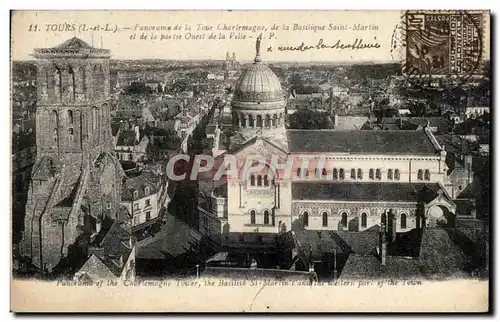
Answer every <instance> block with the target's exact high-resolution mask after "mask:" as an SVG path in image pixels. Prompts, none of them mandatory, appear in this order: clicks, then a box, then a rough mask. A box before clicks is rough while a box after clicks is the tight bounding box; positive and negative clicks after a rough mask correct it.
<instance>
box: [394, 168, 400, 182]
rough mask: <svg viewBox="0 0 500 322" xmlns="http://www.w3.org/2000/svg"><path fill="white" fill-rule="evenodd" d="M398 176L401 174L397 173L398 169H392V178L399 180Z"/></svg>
mask: <svg viewBox="0 0 500 322" xmlns="http://www.w3.org/2000/svg"><path fill="white" fill-rule="evenodd" d="M400 178H401V175H400V173H399V170H398V169H396V170H394V180H400Z"/></svg>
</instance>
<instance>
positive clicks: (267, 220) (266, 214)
mask: <svg viewBox="0 0 500 322" xmlns="http://www.w3.org/2000/svg"><path fill="white" fill-rule="evenodd" d="M264 225H269V210H264Z"/></svg>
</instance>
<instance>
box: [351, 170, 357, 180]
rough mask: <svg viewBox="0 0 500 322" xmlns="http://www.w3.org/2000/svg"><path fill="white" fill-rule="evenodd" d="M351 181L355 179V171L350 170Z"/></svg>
mask: <svg viewBox="0 0 500 322" xmlns="http://www.w3.org/2000/svg"><path fill="white" fill-rule="evenodd" d="M351 179H356V169H351Z"/></svg>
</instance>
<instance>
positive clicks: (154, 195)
mask: <svg viewBox="0 0 500 322" xmlns="http://www.w3.org/2000/svg"><path fill="white" fill-rule="evenodd" d="M166 188H167V187H166V186H165V183H164V182H163V184H162V182H161V181H160V179H159V178H158V177H157V176H156V175H154V174H152V173H149V172H142V173H141V174H139V175H137V176H135V177H131V178H127V179H126V180H125V181H124V182H123V185H122V199H121V204H122V206H124V207H125V208H126V209H127V211H128V212H129V213H130V214H131V216H132V231H133V232H137V231H139V230H141V229H144V228H146V227H148V226H151V225H153V224H154V223H156V222H157V221H158V219H159V214H160V209H161V208H162V207H163V206H164V204H163V203H162V202H165V196H166V190H167V189H166Z"/></svg>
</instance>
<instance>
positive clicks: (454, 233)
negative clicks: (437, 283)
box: [419, 228, 474, 278]
mask: <svg viewBox="0 0 500 322" xmlns="http://www.w3.org/2000/svg"><path fill="white" fill-rule="evenodd" d="M464 250H465V251H467V252H469V253H473V252H474V245H473V244H472V242H471V241H470V240H468V239H467V237H465V236H464V235H463V234H462V233H460V232H459V231H458V230H457V229H444V228H426V229H424V231H423V234H422V243H421V246H420V254H419V266H420V269H421V271H422V272H423V274H424V275H425V276H426V277H428V278H439V277H453V276H463V275H465V274H466V272H467V271H468V269H469V268H470V263H469V259H468V256H467V255H466V253H465V251H464Z"/></svg>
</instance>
